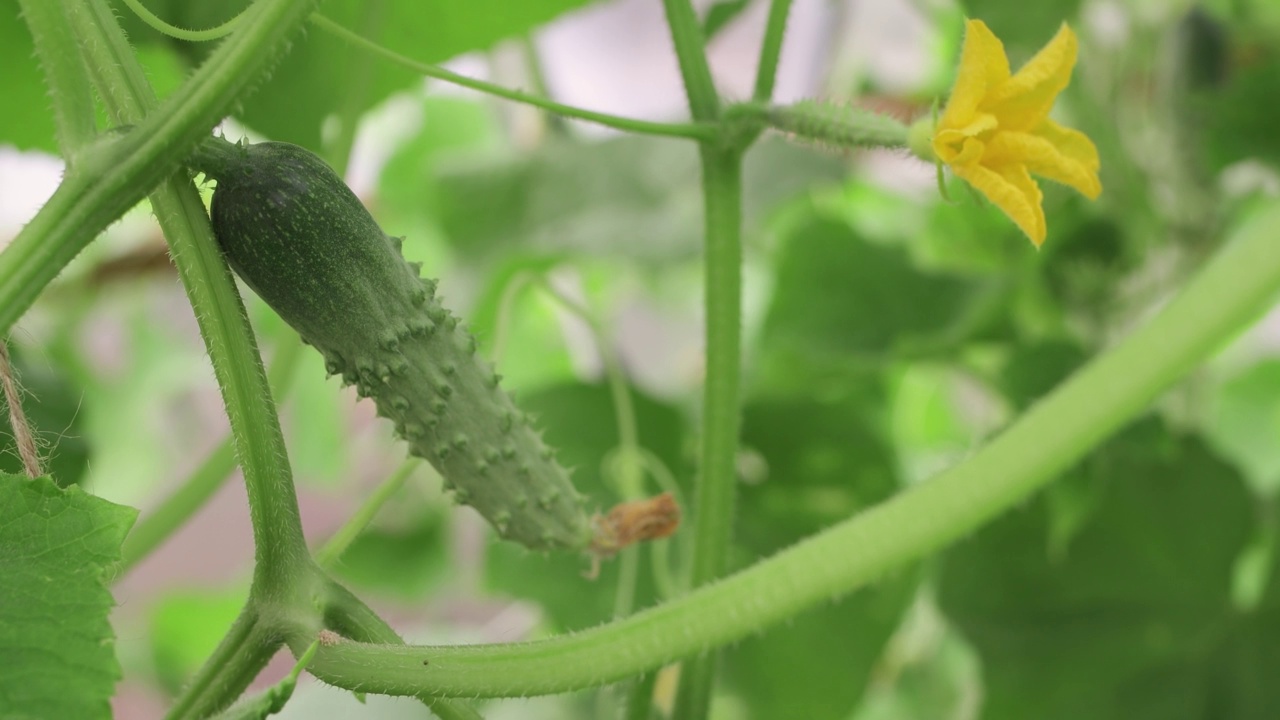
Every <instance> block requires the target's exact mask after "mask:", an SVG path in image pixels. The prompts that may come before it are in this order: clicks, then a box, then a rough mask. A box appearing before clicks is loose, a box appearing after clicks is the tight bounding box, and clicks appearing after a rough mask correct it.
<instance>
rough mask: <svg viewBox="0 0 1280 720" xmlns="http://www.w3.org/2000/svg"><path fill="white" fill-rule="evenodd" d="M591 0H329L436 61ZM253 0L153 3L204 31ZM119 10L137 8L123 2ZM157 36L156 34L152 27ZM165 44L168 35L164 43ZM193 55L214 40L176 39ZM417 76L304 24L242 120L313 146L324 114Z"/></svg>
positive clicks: (372, 101)
mask: <svg viewBox="0 0 1280 720" xmlns="http://www.w3.org/2000/svg"><path fill="white" fill-rule="evenodd" d="M587 3H588V0H523V1H522V2H516V3H513V2H505V0H475V1H474V2H467V3H452V2H444V1H443V0H431V1H429V2H421V1H418V0H379V1H377V2H368V1H366V0H334V1H333V2H327V3H325V5H324V8H323V11H322V12H323V13H324V15H325V16H326V17H328V18H329V19H331V20H333V21H335V22H337V23H339V24H340V25H343V26H344V27H346V28H349V29H351V30H352V31H354V32H356V33H358V34H360V35H363V36H364V37H367V38H370V39H373V40H375V41H377V42H378V43H379V44H381V45H383V46H385V47H387V48H390V49H392V50H394V51H396V52H398V53H401V54H402V55H407V56H408V57H411V58H413V59H414V60H418V61H421V62H427V63H438V62H442V61H444V60H448V59H450V58H453V57H456V56H458V55H461V54H463V53H466V52H470V51H473V50H484V49H487V48H489V47H491V46H492V45H493V44H494V43H496V42H498V41H499V40H502V39H504V38H508V37H512V36H515V35H519V34H521V33H524V32H527V31H529V30H531V29H533V28H535V27H537V26H538V25H540V24H542V23H545V22H547V21H549V20H551V19H552V18H554V17H556V16H557V15H560V14H561V13H564V12H566V11H568V10H572V9H574V8H578V7H582V6H583V5H586V4H587ZM246 5H247V0H236V1H235V2H226V3H186V2H173V1H172V0H170V2H169V7H167V8H164V9H161V8H158V7H155V6H152V10H153V11H154V12H156V13H157V14H159V15H161V16H162V17H164V18H165V19H166V20H168V21H169V22H171V23H173V24H175V25H181V26H183V27H195V28H205V27H212V26H214V25H217V24H219V23H221V22H223V21H225V20H227V19H228V18H230V17H232V16H233V15H235V14H236V13H237V12H239V11H240V10H241V9H242V8H244V7H245V6H246ZM121 12H122V13H124V14H131V13H130V12H129V11H128V10H127V9H122V10H121ZM146 35H148V36H149V37H151V38H152V39H154V38H155V33H154V32H148V33H146ZM166 42H169V41H166ZM173 44H175V45H176V46H177V47H178V48H179V50H180V52H182V53H184V54H185V55H187V57H188V58H189V59H190V60H191V61H192V62H193V63H195V62H198V61H200V60H202V59H203V58H204V57H206V56H207V55H208V54H209V53H210V52H212V50H213V48H214V47H215V46H216V43H201V44H192V43H173ZM421 80H422V78H421V76H420V75H418V74H417V73H414V72H411V71H408V70H404V69H401V68H399V67H398V66H395V65H392V64H390V63H389V62H387V61H385V60H383V59H381V58H377V57H374V56H372V55H371V54H369V53H368V52H366V51H364V50H360V49H356V48H354V47H353V46H351V45H349V44H348V43H347V42H346V41H344V40H341V39H338V38H336V37H334V36H333V35H330V34H329V33H327V32H323V31H321V30H319V29H317V28H314V27H312V28H308V29H307V32H306V34H305V35H304V36H302V37H301V38H299V39H297V40H295V41H294V43H293V47H292V49H291V50H290V52H289V54H288V56H286V57H285V59H284V60H283V61H281V62H280V63H279V65H278V66H277V67H276V68H275V70H274V71H273V72H272V73H271V76H270V77H269V78H268V79H267V80H266V81H265V82H264V83H262V85H261V87H259V88H258V89H257V90H256V91H255V92H254V93H253V94H252V95H250V96H249V97H248V99H247V100H245V101H244V103H243V109H242V111H241V112H240V113H238V117H240V118H241V119H242V120H244V122H245V124H246V125H248V126H249V127H251V128H253V129H254V130H257V131H258V132H260V133H262V134H264V135H267V136H268V137H270V138H272V139H273V140H284V141H288V142H292V143H296V144H298V145H303V146H305V147H308V148H311V149H312V150H315V151H317V152H320V151H322V150H323V147H322V145H321V125H322V123H323V122H324V120H325V118H326V117H328V116H330V115H334V114H337V113H340V112H345V111H347V110H348V109H355V110H357V111H363V110H366V109H368V108H370V107H373V106H374V105H376V104H377V103H378V102H380V101H381V100H382V99H384V98H386V97H387V96H388V95H390V94H391V93H393V92H395V91H398V90H402V89H406V88H409V87H412V86H413V85H414V84H417V83H420V82H421Z"/></svg>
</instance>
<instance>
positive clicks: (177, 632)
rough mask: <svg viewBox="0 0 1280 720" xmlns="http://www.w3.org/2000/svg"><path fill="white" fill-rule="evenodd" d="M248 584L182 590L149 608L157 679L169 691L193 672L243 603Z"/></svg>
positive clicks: (152, 651) (227, 628) (225, 632)
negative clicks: (244, 586) (232, 586)
mask: <svg viewBox="0 0 1280 720" xmlns="http://www.w3.org/2000/svg"><path fill="white" fill-rule="evenodd" d="M246 597H248V588H232V589H202V590H182V591H178V592H173V593H170V594H169V595H167V596H165V597H164V598H163V599H161V600H160V601H159V602H157V603H156V605H155V608H154V609H153V610H152V611H151V654H152V658H153V659H154V661H155V669H156V676H157V679H158V680H159V681H160V684H161V685H162V686H163V687H164V689H165V690H166V691H168V692H169V693H170V694H172V695H176V694H177V693H178V691H179V690H181V689H182V686H183V685H185V684H186V683H187V681H188V680H190V679H191V677H192V676H193V675H195V672H196V670H198V669H199V668H200V666H201V665H202V664H203V663H204V661H205V660H207V659H208V658H209V655H210V654H212V653H213V650H214V648H216V647H217V646H218V643H219V642H220V641H221V640H222V638H223V636H225V635H226V634H227V630H229V629H230V628H231V624H232V622H234V621H235V619H236V616H237V615H239V614H240V610H241V609H242V608H243V607H244V603H245V598H246Z"/></svg>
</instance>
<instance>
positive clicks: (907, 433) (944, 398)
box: [889, 363, 979, 483]
mask: <svg viewBox="0 0 1280 720" xmlns="http://www.w3.org/2000/svg"><path fill="white" fill-rule="evenodd" d="M893 380H894V382H893V384H892V397H891V401H890V403H889V427H890V432H891V436H892V438H893V443H894V446H895V447H896V448H897V450H898V456H899V457H898V462H899V466H900V467H901V468H902V471H903V475H904V480H905V481H906V482H908V483H913V482H916V481H919V480H923V479H925V478H928V477H931V476H932V475H933V474H935V473H937V472H939V471H941V470H944V469H946V468H948V467H951V466H952V465H954V464H955V463H957V462H959V461H960V460H961V459H963V458H964V456H965V455H967V454H969V453H970V452H972V450H973V447H974V445H975V444H976V442H977V439H978V437H979V430H978V429H977V428H976V427H974V423H972V422H971V421H970V420H969V419H968V418H966V417H965V414H964V412H963V409H962V407H961V402H960V399H959V397H958V392H959V388H960V383H961V378H960V376H959V375H958V374H957V373H956V372H955V370H954V369H953V368H951V367H950V366H947V365H940V364H936V363H912V364H910V365H908V366H906V367H904V368H903V369H902V370H901V372H898V373H895V375H894V378H893Z"/></svg>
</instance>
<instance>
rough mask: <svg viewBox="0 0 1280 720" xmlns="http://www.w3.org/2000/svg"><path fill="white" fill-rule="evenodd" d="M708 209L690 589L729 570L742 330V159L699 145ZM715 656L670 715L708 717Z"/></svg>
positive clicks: (692, 678) (687, 719)
mask: <svg viewBox="0 0 1280 720" xmlns="http://www.w3.org/2000/svg"><path fill="white" fill-rule="evenodd" d="M702 192H703V198H704V203H705V208H706V220H705V222H706V245H705V248H706V250H705V257H704V260H703V264H704V278H703V282H704V283H705V285H706V287H705V289H704V294H705V304H706V339H707V340H706V342H707V347H706V380H705V383H704V387H703V393H702V413H703V417H702V453H701V456H700V457H701V468H700V472H699V474H698V482H697V485H696V487H695V490H694V493H695V494H694V498H693V512H694V516H693V532H694V536H693V543H694V545H693V547H694V550H693V558H692V560H691V564H690V577H689V581H690V585H691V586H692V587H698V586H699V585H703V584H705V583H708V582H711V581H712V580H715V579H716V578H718V577H720V575H721V574H723V573H724V571H725V569H726V564H727V561H728V556H729V544H730V542H731V541H732V539H733V514H734V504H735V502H736V498H737V482H738V476H737V469H736V460H737V453H738V428H739V424H740V418H739V398H738V392H739V390H738V386H739V375H740V374H741V370H740V365H741V359H740V352H741V347H740V346H741V341H742V340H741V334H742V333H741V325H742V308H741V296H742V239H741V227H742V207H741V205H742V153H741V152H740V151H738V150H721V149H718V148H712V147H706V146H704V147H703V150H702ZM716 664H717V663H716V654H715V653H714V652H710V653H706V654H705V655H703V656H702V657H699V658H693V659H690V660H687V661H686V662H685V663H684V666H683V669H682V670H681V673H680V689H679V691H678V692H677V694H676V705H675V713H674V717H675V718H676V719H677V720H692V719H693V718H703V717H706V715H707V712H708V710H709V708H710V705H711V691H712V686H713V685H714V682H715V673H716Z"/></svg>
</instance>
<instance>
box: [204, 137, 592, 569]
mask: <svg viewBox="0 0 1280 720" xmlns="http://www.w3.org/2000/svg"><path fill="white" fill-rule="evenodd" d="M191 165H192V167H193V168H194V169H196V170H199V171H202V172H204V173H205V174H206V175H207V176H209V177H212V178H214V179H215V180H216V181H217V187H216V189H215V190H214V193H213V204H212V208H211V211H210V215H211V216H212V220H213V229H214V233H215V235H216V236H217V239H218V242H219V244H220V245H221V246H222V250H223V252H224V253H225V254H226V257H227V260H228V261H229V263H230V265H231V267H232V268H233V269H234V270H235V271H236V273H237V274H238V275H239V276H240V277H241V279H243V280H244V282H245V283H246V284H247V285H248V286H249V287H250V288H252V289H253V291H254V292H256V293H257V294H258V295H259V296H260V297H261V298H262V299H263V300H265V301H266V303H267V304H268V305H270V306H271V307H272V308H273V309H274V310H275V311H276V312H277V313H278V314H279V315H280V317H281V318H283V319H284V321H285V322H287V323H288V324H289V325H291V326H292V327H293V328H294V329H295V330H297V331H298V333H299V334H300V335H301V336H302V339H303V340H304V341H305V342H307V343H309V344H310V345H312V346H314V347H315V348H316V349H317V350H319V351H320V352H321V353H322V354H323V355H324V358H325V363H326V367H327V369H328V371H329V373H330V374H331V375H341V376H342V378H343V380H344V381H345V382H346V383H347V384H348V385H355V386H356V390H357V392H358V393H359V394H360V395H361V396H362V397H371V398H373V400H374V402H375V403H376V404H377V406H378V414H379V415H381V416H383V417H385V418H388V419H390V420H391V421H392V422H393V423H395V428H396V431H397V433H398V435H399V436H400V437H401V438H403V439H404V440H405V441H406V442H407V443H408V444H409V448H410V452H411V453H412V454H413V455H416V456H418V457H421V458H424V459H426V460H427V461H429V462H430V463H431V464H432V465H434V466H435V468H436V469H437V470H439V471H440V474H441V475H442V476H443V477H444V480H445V485H446V487H448V488H450V489H451V490H453V492H454V493H455V496H456V499H457V501H458V502H460V503H465V504H468V505H471V506H472V507H474V508H475V509H476V510H478V511H479V512H480V514H481V515H483V516H484V517H485V518H486V519H487V520H488V521H489V523H490V524H492V525H493V526H494V528H496V529H497V531H498V534H499V535H501V536H502V537H503V538H506V539H509V540H514V541H516V542H519V543H521V544H522V545H524V546H526V547H529V548H531V549H535V550H551V549H577V550H581V549H584V548H586V547H587V546H588V545H589V543H590V542H591V535H592V530H591V521H590V518H589V517H588V516H587V514H586V511H585V510H584V508H583V498H582V496H581V495H579V494H578V492H577V491H576V490H575V489H574V487H573V485H572V483H571V482H570V481H569V475H568V472H567V471H566V470H565V469H564V468H563V467H561V466H560V464H559V463H557V462H556V460H555V457H554V454H553V452H552V451H551V449H550V448H548V447H547V446H546V445H545V444H544V443H543V442H542V438H541V435H540V434H539V433H538V432H536V431H535V430H534V429H533V427H531V425H530V422H529V418H528V417H527V416H526V415H525V414H524V413H522V412H521V411H520V410H519V409H518V408H517V407H516V405H515V403H514V402H513V401H512V399H511V397H510V396H509V395H508V394H507V393H505V392H504V391H503V390H502V389H501V387H500V386H499V376H498V375H497V373H495V372H494V371H493V368H492V367H491V366H490V365H488V364H487V363H486V362H485V361H484V360H482V359H481V358H480V357H479V356H478V355H477V353H476V340H475V337H474V336H472V335H471V334H470V333H469V332H467V331H466V330H465V329H464V328H463V327H462V326H461V325H459V322H458V318H457V317H456V316H454V315H453V314H452V313H450V312H449V311H448V310H447V309H446V308H445V307H444V306H443V305H441V304H440V302H439V300H438V299H437V298H436V297H435V290H436V283H435V281H434V280H424V279H420V278H419V277H418V270H419V267H418V264H416V263H407V262H405V260H404V258H403V257H402V255H401V252H400V240H399V239H397V238H392V237H388V236H387V235H386V233H384V232H383V231H382V229H381V228H380V227H379V226H378V224H377V222H376V221H374V219H373V217H372V216H371V215H370V214H369V212H368V211H367V210H366V209H365V208H364V205H362V204H361V203H360V200H359V199H358V198H356V196H355V194H354V193H352V192H351V190H350V188H348V187H347V186H346V184H345V183H344V182H343V181H342V179H341V178H339V177H338V175H337V174H336V173H334V172H333V170H332V169H330V168H329V166H328V165H326V164H325V163H324V161H322V160H321V159H320V158H318V157H316V156H315V155H314V154H313V153H311V152H310V151H308V150H305V149H303V148H300V147H298V146H296V145H290V144H287V143H278V142H264V143H255V144H252V145H233V144H231V143H228V142H226V141H223V140H220V139H213V140H209V141H206V142H205V143H204V144H203V145H202V146H201V147H200V149H199V150H198V151H197V153H196V155H195V156H194V158H193V160H192V162H191Z"/></svg>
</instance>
